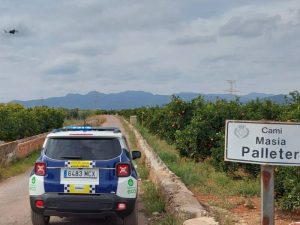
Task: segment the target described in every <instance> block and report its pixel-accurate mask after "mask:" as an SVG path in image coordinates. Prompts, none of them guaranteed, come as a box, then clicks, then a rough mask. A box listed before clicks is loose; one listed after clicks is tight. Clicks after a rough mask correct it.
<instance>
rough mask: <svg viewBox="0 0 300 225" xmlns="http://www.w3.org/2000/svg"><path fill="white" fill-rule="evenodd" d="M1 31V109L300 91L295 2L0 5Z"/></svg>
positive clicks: (92, 0)
mask: <svg viewBox="0 0 300 225" xmlns="http://www.w3.org/2000/svg"><path fill="white" fill-rule="evenodd" d="M11 29H17V30H18V32H17V33H16V34H14V35H12V34H8V33H5V32H4V30H11ZM0 32H1V33H0V102H8V101H11V100H15V99H18V100H29V99H37V98H47V97H54V96H64V95H66V94H68V93H80V94H86V93H88V92H90V91H99V92H103V93H116V92H122V91H126V90H143V91H149V92H152V93H158V94H172V93H179V92H197V93H203V94H208V93H226V91H227V90H228V89H229V87H230V86H229V83H228V82H227V80H235V81H236V85H235V89H236V90H237V91H239V92H238V94H240V95H244V94H247V93H250V92H260V93H269V94H280V93H281V94H287V93H289V92H290V91H294V90H299V89H300V74H299V71H300V38H299V37H300V1H299V0H284V1H282V0H251V1H249V0H124V1H120V0H84V1H83V0H51V1H50V0H47V1H46V0H26V1H24V0H0Z"/></svg>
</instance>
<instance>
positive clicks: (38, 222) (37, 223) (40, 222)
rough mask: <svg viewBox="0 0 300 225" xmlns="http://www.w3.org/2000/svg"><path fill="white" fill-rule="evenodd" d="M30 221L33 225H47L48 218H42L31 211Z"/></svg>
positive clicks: (42, 216)
mask: <svg viewBox="0 0 300 225" xmlns="http://www.w3.org/2000/svg"><path fill="white" fill-rule="evenodd" d="M31 221H32V224H33V225H48V224H49V221H50V216H44V215H42V214H39V213H36V212H34V211H33V210H31Z"/></svg>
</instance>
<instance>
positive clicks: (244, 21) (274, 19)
mask: <svg viewBox="0 0 300 225" xmlns="http://www.w3.org/2000/svg"><path fill="white" fill-rule="evenodd" d="M280 20H281V17H280V16H279V15H274V16H268V15H245V16H239V17H233V18H231V19H230V20H229V21H228V22H227V23H226V24H225V25H224V26H222V27H221V28H220V35H224V36H239V37H243V38H255V37H259V36H262V35H264V34H266V33H268V32H271V31H273V30H275V29H276V28H277V27H278V24H279V22H280Z"/></svg>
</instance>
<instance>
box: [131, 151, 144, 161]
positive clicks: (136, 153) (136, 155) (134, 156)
mask: <svg viewBox="0 0 300 225" xmlns="http://www.w3.org/2000/svg"><path fill="white" fill-rule="evenodd" d="M131 155H132V159H133V160H135V159H139V158H141V157H142V153H141V152H140V151H132V152H131Z"/></svg>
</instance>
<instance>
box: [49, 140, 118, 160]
mask: <svg viewBox="0 0 300 225" xmlns="http://www.w3.org/2000/svg"><path fill="white" fill-rule="evenodd" d="M121 152H122V148H121V145H120V142H119V140H118V139H117V138H49V139H48V141H47V143H46V148H45V154H46V155H47V156H48V157H50V158H52V159H58V160H63V159H74V158H77V159H82V160H107V159H112V158H115V157H117V156H118V155H120V154H121Z"/></svg>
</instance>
